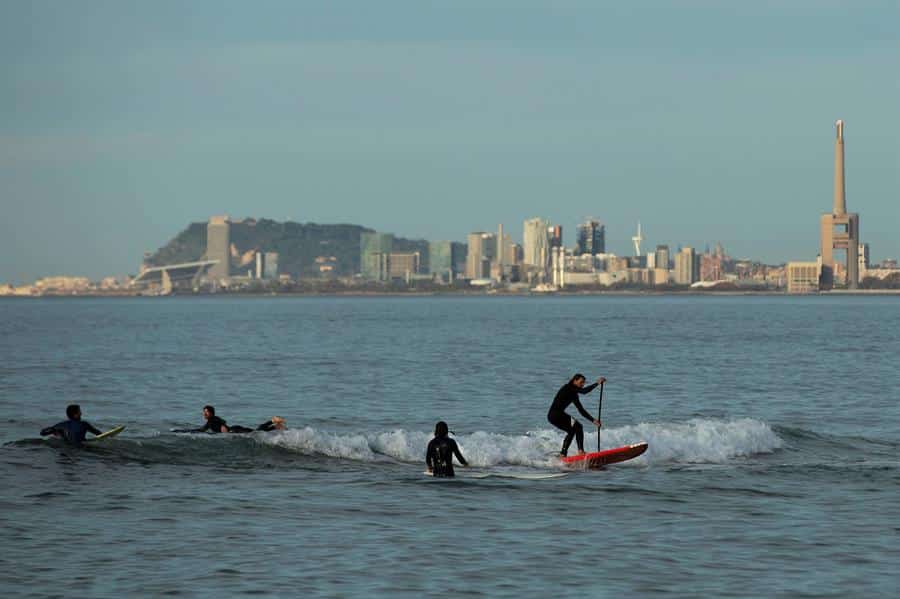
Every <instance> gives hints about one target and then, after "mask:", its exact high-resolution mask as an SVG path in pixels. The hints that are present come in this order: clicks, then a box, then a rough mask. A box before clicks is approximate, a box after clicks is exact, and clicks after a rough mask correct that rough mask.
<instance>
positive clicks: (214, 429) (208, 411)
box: [174, 406, 287, 433]
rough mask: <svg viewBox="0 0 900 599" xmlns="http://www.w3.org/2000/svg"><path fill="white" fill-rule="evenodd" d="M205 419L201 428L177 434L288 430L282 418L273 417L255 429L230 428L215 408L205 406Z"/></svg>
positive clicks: (178, 431) (237, 426)
mask: <svg viewBox="0 0 900 599" xmlns="http://www.w3.org/2000/svg"><path fill="white" fill-rule="evenodd" d="M203 417H204V418H205V419H206V424H204V425H203V426H202V427H200V428H192V429H187V430H184V429H181V430H175V431H174V432H176V433H207V432H208V433H252V432H253V431H254V430H257V431H274V430H284V429H285V428H287V427H286V426H285V422H284V418H282V417H281V416H272V418H271V419H270V420H266V421H265V422H263V423H262V424H260V425H259V426H258V427H256V428H255V429H253V428H247V427H246V426H240V425H238V424H236V425H234V426H228V423H227V422H225V419H223V418H220V417H218V416H216V409H215V408H214V407H213V406H203Z"/></svg>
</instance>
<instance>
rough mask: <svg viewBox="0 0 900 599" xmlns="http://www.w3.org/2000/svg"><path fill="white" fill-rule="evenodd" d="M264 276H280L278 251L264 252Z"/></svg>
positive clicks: (275, 277)
mask: <svg viewBox="0 0 900 599" xmlns="http://www.w3.org/2000/svg"><path fill="white" fill-rule="evenodd" d="M263 278H264V279H270V280H272V279H277V278H278V252H266V253H265V254H263Z"/></svg>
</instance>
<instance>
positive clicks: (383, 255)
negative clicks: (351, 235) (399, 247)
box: [359, 232, 394, 281]
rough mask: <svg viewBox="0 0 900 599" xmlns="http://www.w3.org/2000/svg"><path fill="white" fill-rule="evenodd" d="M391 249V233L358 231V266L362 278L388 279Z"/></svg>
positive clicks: (392, 244) (392, 240)
mask: <svg viewBox="0 0 900 599" xmlns="http://www.w3.org/2000/svg"><path fill="white" fill-rule="evenodd" d="M393 249H394V236H393V234H391V233H377V232H363V233H360V235H359V251H360V256H359V266H360V272H361V273H362V276H363V278H365V279H372V280H375V281H387V280H389V279H390V274H391V252H392V251H393Z"/></svg>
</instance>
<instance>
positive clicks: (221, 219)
mask: <svg viewBox="0 0 900 599" xmlns="http://www.w3.org/2000/svg"><path fill="white" fill-rule="evenodd" d="M206 259H207V260H216V264H213V265H212V266H211V267H210V269H209V278H210V279H213V280H219V279H227V278H228V277H229V276H231V221H230V220H229V218H228V216H227V215H226V216H213V217H210V219H209V223H208V224H207V225H206Z"/></svg>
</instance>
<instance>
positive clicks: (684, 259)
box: [675, 247, 700, 285]
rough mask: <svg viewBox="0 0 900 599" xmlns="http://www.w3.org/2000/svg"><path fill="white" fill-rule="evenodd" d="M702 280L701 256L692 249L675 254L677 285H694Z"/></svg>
mask: <svg viewBox="0 0 900 599" xmlns="http://www.w3.org/2000/svg"><path fill="white" fill-rule="evenodd" d="M699 278H700V263H699V256H698V255H697V254H696V252H695V251H694V248H692V247H686V248H682V250H681V251H680V252H678V253H677V254H675V283H676V284H678V285H692V284H693V283H696V282H697V281H698V280H699Z"/></svg>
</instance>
